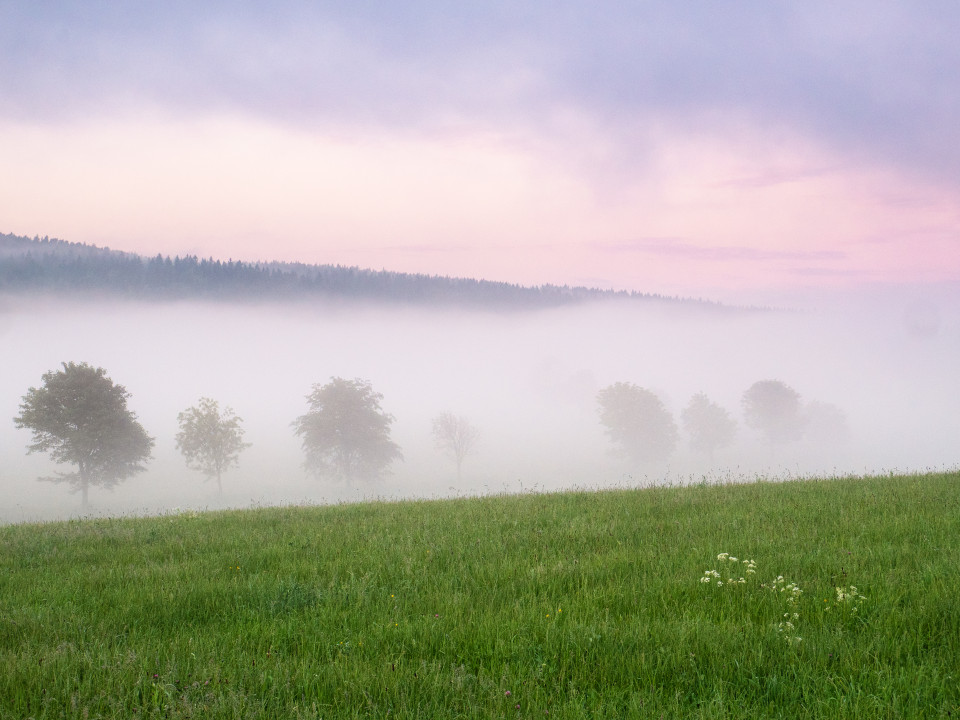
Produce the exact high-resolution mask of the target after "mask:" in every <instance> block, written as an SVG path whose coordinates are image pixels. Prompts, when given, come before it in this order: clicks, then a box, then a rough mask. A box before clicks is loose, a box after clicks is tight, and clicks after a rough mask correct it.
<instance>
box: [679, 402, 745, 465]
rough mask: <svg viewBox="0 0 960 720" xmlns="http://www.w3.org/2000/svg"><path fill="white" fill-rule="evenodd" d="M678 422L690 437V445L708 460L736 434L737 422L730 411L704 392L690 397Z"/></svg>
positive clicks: (729, 442) (728, 443) (731, 440)
mask: <svg viewBox="0 0 960 720" xmlns="http://www.w3.org/2000/svg"><path fill="white" fill-rule="evenodd" d="M680 422H681V423H682V424H683V429H684V432H686V434H687V437H689V439H690V447H691V448H692V449H693V450H694V452H697V453H700V454H701V455H704V456H706V457H707V458H708V459H709V460H713V454H714V452H716V451H717V450H718V449H719V448H723V447H727V446H728V445H730V444H731V443H732V442H733V439H734V438H735V437H736V435H737V422H736V421H735V420H734V419H733V418H731V417H730V413H728V412H727V411H726V410H724V409H723V408H722V407H720V406H719V405H717V404H716V403H715V402H713V401H712V400H711V399H710V398H708V397H707V396H706V395H705V394H704V393H697V394H696V395H694V396H693V397H692V398H690V403H689V404H688V405H687V407H686V408H684V410H683V412H682V413H680Z"/></svg>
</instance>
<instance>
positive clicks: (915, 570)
mask: <svg viewBox="0 0 960 720" xmlns="http://www.w3.org/2000/svg"><path fill="white" fill-rule="evenodd" d="M723 553H726V555H725V556H724V555H722V554H723ZM749 570H753V572H748V571H749ZM741 577H743V582H740V578H741ZM704 578H706V579H704ZM718 581H719V582H720V583H722V584H719V585H718ZM851 587H852V588H853V590H851ZM958 587H960V474H957V473H941V474H929V475H922V476H886V477H875V478H850V479H832V480H804V481H792V482H783V483H766V482H757V483H751V484H741V485H722V486H715V485H705V486H700V487H687V488H649V489H643V490H622V491H605V492H568V493H560V494H526V495H519V496H497V497H485V498H470V499H457V500H434V501H418V502H396V503H367V504H358V505H343V506H334V507H308V508H300V507H285V508H264V509H257V510H245V511H231V512H219V513H201V514H197V513H181V514H176V515H167V516H163V517H155V518H118V519H91V520H78V521H69V522H59V523H47V524H36V525H14V526H7V527H2V528H0V718H4V719H6V718H24V717H32V718H61V717H64V718H80V717H82V718H139V717H143V718H168V717H169V718H181V717H195V718H321V717H322V718H341V717H343V718H353V717H357V718H361V717H364V718H365V717H370V718H388V717H389V718H494V717H496V718H502V717H508V718H598V717H610V718H622V717H640V718H642V717H653V718H659V717H664V718H678V717H697V718H721V717H723V718H751V717H757V718H759V717H764V718H766V717H784V718H804V717H808V718H870V719H871V720H875V719H876V718H908V717H916V718H931V717H957V716H958V715H960V603H958V600H957V598H958V590H957V589H958Z"/></svg>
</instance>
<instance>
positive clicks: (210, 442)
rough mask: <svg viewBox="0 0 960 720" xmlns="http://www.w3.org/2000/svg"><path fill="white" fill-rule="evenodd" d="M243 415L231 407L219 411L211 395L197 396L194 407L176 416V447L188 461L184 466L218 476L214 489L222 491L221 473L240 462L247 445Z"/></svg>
mask: <svg viewBox="0 0 960 720" xmlns="http://www.w3.org/2000/svg"><path fill="white" fill-rule="evenodd" d="M242 422H243V419H242V418H239V417H237V416H236V415H235V414H234V412H233V410H232V409H231V408H225V409H224V410H223V412H221V411H220V406H219V404H218V403H217V402H216V401H215V400H211V399H210V398H200V401H199V403H198V404H197V406H196V407H191V408H188V409H186V410H184V411H183V412H182V413H180V414H179V415H177V423H178V424H179V425H180V431H179V432H178V433H177V438H176V440H177V449H178V450H179V451H180V452H181V453H182V454H183V457H184V459H185V460H186V461H187V467H189V468H191V469H193V470H199V471H200V472H202V473H203V474H204V475H206V476H207V477H208V478H216V479H217V490H218V491H219V492H220V493H221V494H223V482H222V480H221V478H222V476H223V473H224V472H225V471H226V470H227V469H228V468H230V467H232V466H235V465H237V464H238V463H239V456H240V453H241V452H242V451H243V450H244V449H246V448H248V447H250V443H245V442H243V435H244V429H243V427H241V423H242Z"/></svg>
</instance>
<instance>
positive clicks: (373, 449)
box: [293, 377, 403, 485]
mask: <svg viewBox="0 0 960 720" xmlns="http://www.w3.org/2000/svg"><path fill="white" fill-rule="evenodd" d="M381 400H383V395H381V394H380V393H377V392H374V390H373V388H372V387H371V385H370V383H368V382H367V381H365V380H359V379H357V380H344V379H343V378H339V377H334V378H331V379H330V382H328V383H327V384H326V385H314V386H313V392H311V393H310V394H309V395H308V396H307V402H308V403H309V404H310V410H309V411H308V412H307V413H306V414H305V415H301V416H300V417H298V418H297V419H296V420H295V421H294V423H293V425H294V428H295V431H296V434H297V435H298V436H299V437H300V438H301V441H302V443H303V449H304V452H305V453H306V456H307V459H306V463H305V465H306V468H307V469H308V470H309V471H311V472H313V473H314V474H316V475H318V476H327V477H336V478H340V479H343V480H344V481H345V482H346V483H347V484H348V485H349V484H350V483H351V481H352V480H354V479H373V478H376V477H377V476H379V475H380V473H382V472H383V471H384V469H386V467H387V466H388V465H389V464H390V463H391V462H393V461H394V460H399V459H402V458H403V455H402V454H401V452H400V447H399V446H398V445H397V444H396V443H394V442H393V441H392V440H390V425H391V424H392V423H393V416H392V415H388V414H387V413H385V412H384V411H383V410H382V409H381V407H380V402H381Z"/></svg>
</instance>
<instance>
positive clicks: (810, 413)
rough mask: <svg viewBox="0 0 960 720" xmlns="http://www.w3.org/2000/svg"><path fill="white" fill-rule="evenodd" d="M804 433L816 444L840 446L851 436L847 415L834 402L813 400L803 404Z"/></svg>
mask: <svg viewBox="0 0 960 720" xmlns="http://www.w3.org/2000/svg"><path fill="white" fill-rule="evenodd" d="M802 414H803V435H804V437H805V438H806V439H807V440H809V441H810V442H812V443H814V444H816V445H829V446H838V445H842V444H843V443H845V442H846V441H847V440H848V439H849V437H850V428H849V427H848V425H847V416H846V414H845V413H844V412H843V410H841V409H840V408H839V407H837V406H836V405H834V404H832V403H827V402H821V401H819V400H811V401H810V402H808V403H807V404H806V405H804V406H803V410H802Z"/></svg>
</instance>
